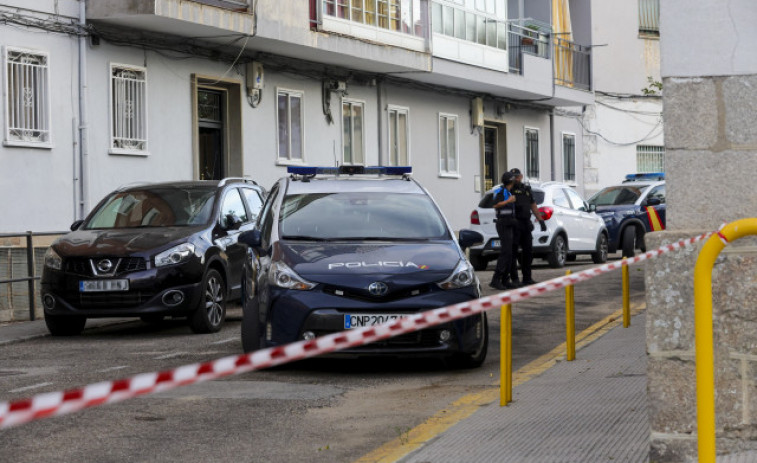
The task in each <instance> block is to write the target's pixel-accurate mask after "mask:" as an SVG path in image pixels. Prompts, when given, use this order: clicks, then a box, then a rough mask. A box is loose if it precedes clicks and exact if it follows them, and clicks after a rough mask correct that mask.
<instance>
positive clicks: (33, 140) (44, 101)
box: [5, 47, 51, 147]
mask: <svg viewBox="0 0 757 463" xmlns="http://www.w3.org/2000/svg"><path fill="white" fill-rule="evenodd" d="M5 66H6V78H5V81H6V85H7V87H6V95H7V100H6V106H5V110H6V118H5V120H6V127H5V142H6V144H8V145H23V146H45V147H49V146H50V141H51V140H50V80H49V68H48V54H47V53H41V52H36V51H30V50H23V49H20V48H11V47H6V48H5Z"/></svg>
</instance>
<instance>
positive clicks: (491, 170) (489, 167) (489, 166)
mask: <svg viewBox="0 0 757 463" xmlns="http://www.w3.org/2000/svg"><path fill="white" fill-rule="evenodd" d="M498 182H499V172H497V129H496V128H494V127H485V128H484V191H489V190H490V189H491V188H492V187H493V186H494V185H495V184H497V183H498Z"/></svg>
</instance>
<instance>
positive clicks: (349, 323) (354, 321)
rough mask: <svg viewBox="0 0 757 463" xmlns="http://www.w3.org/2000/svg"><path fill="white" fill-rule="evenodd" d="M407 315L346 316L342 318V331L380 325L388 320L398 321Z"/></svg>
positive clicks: (373, 314)
mask: <svg viewBox="0 0 757 463" xmlns="http://www.w3.org/2000/svg"><path fill="white" fill-rule="evenodd" d="M408 316H409V315H399V314H386V313H382V314H375V313H371V314H368V313H366V314H346V315H345V316H344V329H345V330H351V329H353V328H363V327H366V326H373V325H380V324H382V323H386V322H388V321H390V320H398V319H400V318H405V317H408Z"/></svg>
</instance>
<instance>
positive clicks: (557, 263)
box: [547, 235, 568, 268]
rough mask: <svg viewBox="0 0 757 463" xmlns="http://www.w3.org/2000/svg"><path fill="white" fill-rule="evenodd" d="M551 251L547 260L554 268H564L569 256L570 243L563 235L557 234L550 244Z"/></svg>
mask: <svg viewBox="0 0 757 463" xmlns="http://www.w3.org/2000/svg"><path fill="white" fill-rule="evenodd" d="M550 247H551V249H550V252H549V254H547V262H548V263H549V266H550V267H552V268H562V267H564V266H565V261H566V259H567V257H568V245H567V243H566V242H565V238H564V237H563V236H562V235H555V238H554V239H553V240H552V245H551V246H550Z"/></svg>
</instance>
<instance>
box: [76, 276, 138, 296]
mask: <svg viewBox="0 0 757 463" xmlns="http://www.w3.org/2000/svg"><path fill="white" fill-rule="evenodd" d="M128 290H129V280H126V279H120V280H81V281H79V291H80V292H82V293H102V292H107V291H128Z"/></svg>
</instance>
